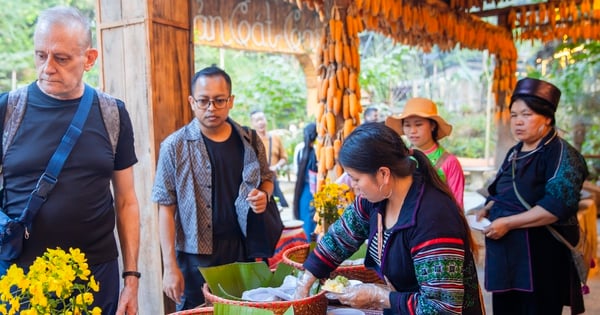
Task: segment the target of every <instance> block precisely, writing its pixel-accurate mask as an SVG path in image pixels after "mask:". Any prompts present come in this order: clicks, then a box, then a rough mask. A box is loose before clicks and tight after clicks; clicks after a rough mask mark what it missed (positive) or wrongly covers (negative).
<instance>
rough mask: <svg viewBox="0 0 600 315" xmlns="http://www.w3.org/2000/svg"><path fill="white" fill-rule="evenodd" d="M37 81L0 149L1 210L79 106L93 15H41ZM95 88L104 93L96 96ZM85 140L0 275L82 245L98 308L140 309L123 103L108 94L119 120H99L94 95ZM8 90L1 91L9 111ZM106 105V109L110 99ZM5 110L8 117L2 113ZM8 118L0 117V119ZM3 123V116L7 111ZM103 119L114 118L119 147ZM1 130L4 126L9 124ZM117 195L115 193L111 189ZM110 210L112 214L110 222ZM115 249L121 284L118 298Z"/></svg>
mask: <svg viewBox="0 0 600 315" xmlns="http://www.w3.org/2000/svg"><path fill="white" fill-rule="evenodd" d="M33 45H34V50H35V51H34V61H35V67H36V71H37V81H35V82H33V83H31V84H30V85H28V86H27V87H25V89H26V91H25V95H23V97H26V104H25V106H26V110H25V111H24V114H23V117H22V121H21V123H20V124H19V127H18V131H17V132H16V134H15V136H14V139H13V142H12V143H11V144H10V145H8V149H7V150H6V151H4V152H3V153H4V154H5V155H4V159H3V166H2V176H3V177H4V192H3V193H4V199H3V206H2V211H5V212H6V213H7V214H8V215H9V216H10V217H18V216H19V215H20V214H21V212H22V211H23V209H24V208H25V206H26V204H27V202H28V199H29V196H30V194H31V192H32V191H33V190H34V188H36V185H37V182H38V179H39V178H40V176H41V175H42V173H43V171H44V169H45V168H46V166H47V164H48V161H49V160H50V157H51V156H52V155H53V153H54V152H55V151H56V148H57V146H58V145H59V143H60V142H61V139H62V137H63V135H64V134H65V130H67V127H68V126H69V125H70V123H71V121H72V119H73V116H74V115H75V112H76V111H77V109H78V108H79V103H80V100H81V98H82V96H83V94H84V90H85V86H86V84H85V83H84V81H83V74H84V72H86V71H89V70H90V69H91V68H92V67H93V66H94V63H95V62H96V58H97V57H98V50H96V49H95V48H93V47H92V32H91V27H90V21H89V20H88V18H87V17H86V16H84V15H83V14H82V13H81V12H79V10H77V9H75V8H71V7H62V6H57V7H52V8H49V9H46V10H44V11H42V12H41V13H40V15H39V17H38V19H37V23H36V26H35V30H34V34H33ZM98 93H100V92H98ZM94 94H95V95H94V97H93V103H92V108H91V110H90V112H89V114H88V117H87V120H86V123H85V125H84V128H83V130H82V133H81V136H80V138H79V139H78V141H77V142H76V143H75V145H74V147H73V150H72V151H71V154H70V155H69V157H68V159H67V160H66V162H65V164H64V167H63V169H62V172H61V173H60V174H59V177H58V181H57V183H56V186H55V187H54V189H53V190H52V191H51V192H50V193H49V195H48V198H47V200H46V201H45V203H44V204H43V205H42V206H41V208H40V209H39V212H38V213H37V215H36V216H35V218H34V219H33V225H32V229H31V231H30V234H29V238H28V239H25V240H24V242H25V243H24V247H23V252H22V253H21V255H20V256H19V257H18V258H17V259H16V260H14V261H0V275H4V274H5V272H6V269H7V268H8V267H9V266H10V265H11V264H13V263H15V264H17V266H18V267H21V268H24V269H25V270H27V269H28V268H29V266H30V265H31V264H32V263H33V261H34V260H35V259H36V258H37V257H38V256H42V255H43V254H44V252H45V251H46V250H47V249H49V248H50V249H52V248H56V247H60V248H62V249H64V250H67V251H68V250H69V248H78V249H80V250H81V252H82V253H84V254H85V257H86V259H87V263H88V265H89V267H90V270H91V275H92V276H94V278H95V279H96V281H97V282H98V283H99V284H100V292H98V293H94V303H93V306H98V307H100V308H101V309H102V313H103V314H132V315H133V314H137V311H138V285H139V277H140V273H139V272H138V265H137V263H138V251H139V238H140V235H139V234H140V217H139V205H138V200H137V197H136V193H135V187H134V181H133V165H134V164H135V163H136V162H137V157H136V155H135V150H134V139H133V128H132V125H131V120H130V118H129V114H128V113H127V110H126V109H125V105H124V104H123V102H122V101H121V100H117V99H114V98H112V97H110V96H108V95H106V94H103V95H104V96H103V97H108V98H110V99H112V100H114V101H116V102H115V103H114V104H116V105H115V106H116V107H117V110H118V114H119V115H118V117H119V121H105V120H104V118H103V115H102V112H101V108H100V105H99V98H98V97H99V96H98V95H96V93H94ZM6 95H7V94H2V95H0V104H2V105H1V106H2V107H4V108H6V104H7V103H6V101H7V98H6V97H5V96H6ZM111 106H112V105H111ZM2 112H3V116H2V117H4V112H5V111H4V110H3V111H2ZM2 119H4V118H2ZM7 119H9V117H7ZM105 123H113V124H118V125H119V126H120V128H119V134H118V143H117V144H116V149H115V151H113V146H112V143H111V140H110V137H109V136H110V135H109V133H108V131H107V127H105ZM4 126H5V131H6V128H8V126H7V125H6V124H5V125H4ZM111 181H112V188H113V189H112V191H113V192H114V199H113V195H112V193H111V187H110V186H111ZM115 215H116V220H115ZM115 222H116V227H117V231H118V237H119V244H120V246H121V254H122V263H123V269H124V272H123V273H122V277H123V278H124V286H123V289H122V290H121V293H120V295H119V291H120V288H119V278H120V275H119V263H118V256H119V251H118V249H117V241H116V239H115V233H114V229H115Z"/></svg>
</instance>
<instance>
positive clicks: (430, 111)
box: [385, 97, 452, 140]
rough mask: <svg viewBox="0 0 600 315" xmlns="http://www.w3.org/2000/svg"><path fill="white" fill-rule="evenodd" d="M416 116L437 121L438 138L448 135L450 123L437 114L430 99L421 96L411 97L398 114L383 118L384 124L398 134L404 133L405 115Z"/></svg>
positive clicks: (450, 130)
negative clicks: (403, 121)
mask: <svg viewBox="0 0 600 315" xmlns="http://www.w3.org/2000/svg"><path fill="white" fill-rule="evenodd" d="M411 116H418V117H422V118H428V119H433V120H435V122H436V123H437V128H438V132H437V135H438V139H437V140H439V139H442V138H444V137H445V136H448V135H450V133H451V132H452V125H450V124H448V123H447V122H446V121H445V120H444V118H442V117H440V116H439V115H438V111H437V106H435V103H433V102H432V101H431V100H429V99H426V98H421V97H415V98H411V99H409V100H408V102H406V105H405V106H404V111H403V112H402V113H401V114H400V115H390V116H388V118H386V120H385V125H386V126H388V127H390V128H392V129H394V130H395V131H396V132H397V133H398V134H399V135H403V134H404V130H403V128H402V120H403V119H404V118H407V117H411Z"/></svg>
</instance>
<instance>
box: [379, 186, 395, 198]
mask: <svg viewBox="0 0 600 315" xmlns="http://www.w3.org/2000/svg"><path fill="white" fill-rule="evenodd" d="M381 188H383V184H381V185H379V192H380V193H381ZM392 192H393V190H392V189H390V193H389V194H387V196H385V197H384V198H383V199H390V197H391V196H392Z"/></svg>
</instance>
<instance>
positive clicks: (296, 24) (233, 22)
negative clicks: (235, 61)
mask: <svg viewBox="0 0 600 315" xmlns="http://www.w3.org/2000/svg"><path fill="white" fill-rule="evenodd" d="M192 12H193V13H192V23H193V24H192V25H193V29H194V44H196V45H207V46H216V47H226V48H233V49H243V50H252V51H263V52H277V53H290V54H304V53H312V52H315V51H316V49H317V47H318V44H319V41H320V39H321V37H322V31H323V23H322V22H321V21H320V20H319V15H318V14H317V13H315V12H314V11H312V10H308V9H306V8H305V9H304V10H299V9H298V8H297V7H296V6H295V5H292V4H289V3H287V2H284V1H282V0H254V1H252V0H244V1H211V0H195V1H193V2H192Z"/></svg>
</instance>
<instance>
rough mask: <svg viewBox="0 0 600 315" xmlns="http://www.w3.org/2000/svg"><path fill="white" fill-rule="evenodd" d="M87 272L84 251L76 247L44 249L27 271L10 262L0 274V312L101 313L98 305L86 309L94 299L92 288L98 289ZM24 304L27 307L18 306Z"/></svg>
mask: <svg viewBox="0 0 600 315" xmlns="http://www.w3.org/2000/svg"><path fill="white" fill-rule="evenodd" d="M90 275H91V271H90V270H89V266H88V264H87V261H86V258H85V255H84V254H83V252H81V250H79V249H78V248H70V249H69V251H68V252H65V251H64V250H62V249H60V248H56V249H47V251H46V252H45V253H44V254H43V255H42V256H40V257H37V258H36V259H35V261H34V262H33V264H32V265H31V266H29V272H27V274H25V273H24V271H23V269H22V268H20V267H18V266H17V265H16V264H13V265H11V266H10V267H9V268H8V270H7V272H6V274H5V275H4V276H2V278H0V314H1V315H12V314H20V315H40V314H48V315H51V314H68V315H74V314H96V315H97V314H101V313H102V310H101V309H100V308H98V307H94V308H93V309H92V310H90V309H88V307H89V306H90V305H91V304H92V303H93V301H94V296H93V294H92V292H98V291H99V290H100V286H99V284H98V282H97V281H96V280H95V279H94V277H93V276H91V277H90ZM88 279H89V281H88ZM86 281H87V283H86ZM25 305H26V306H27V307H30V308H29V309H23V310H21V309H20V307H21V306H25Z"/></svg>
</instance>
